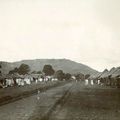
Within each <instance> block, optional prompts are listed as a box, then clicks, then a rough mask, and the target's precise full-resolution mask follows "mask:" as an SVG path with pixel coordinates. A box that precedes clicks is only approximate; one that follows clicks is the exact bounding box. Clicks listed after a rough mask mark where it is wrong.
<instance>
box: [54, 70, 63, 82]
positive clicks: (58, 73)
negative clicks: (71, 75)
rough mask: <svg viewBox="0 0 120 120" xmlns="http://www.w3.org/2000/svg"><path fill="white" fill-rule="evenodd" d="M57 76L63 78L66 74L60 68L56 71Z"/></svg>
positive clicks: (59, 78)
mask: <svg viewBox="0 0 120 120" xmlns="http://www.w3.org/2000/svg"><path fill="white" fill-rule="evenodd" d="M55 77H56V78H57V79H58V80H63V79H64V77H65V74H64V73H63V71H62V70H58V71H56V73H55Z"/></svg>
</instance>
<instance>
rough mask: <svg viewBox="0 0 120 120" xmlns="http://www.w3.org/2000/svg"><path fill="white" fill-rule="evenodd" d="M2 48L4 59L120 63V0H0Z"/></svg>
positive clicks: (97, 64) (0, 57)
mask: <svg viewBox="0 0 120 120" xmlns="http://www.w3.org/2000/svg"><path fill="white" fill-rule="evenodd" d="M0 50H1V51H0V61H19V60H22V59H41V58H66V59H71V60H74V61H77V62H80V63H83V64H86V65H88V66H90V67H92V68H94V69H96V70H99V71H103V70H104V69H105V68H108V69H110V68H111V67H113V66H115V67H117V66H120V0H0Z"/></svg>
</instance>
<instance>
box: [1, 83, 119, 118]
mask: <svg viewBox="0 0 120 120" xmlns="http://www.w3.org/2000/svg"><path fill="white" fill-rule="evenodd" d="M62 96H64V97H62ZM61 98H62V99H61ZM59 99H60V101H59ZM56 101H59V102H57V104H55V103H56ZM47 113H49V114H47ZM0 120H120V89H116V88H108V87H107V88H106V87H104V86H103V87H100V86H95V85H93V86H87V85H86V86H85V85H84V84H82V83H80V82H72V83H68V84H66V85H63V86H59V87H56V88H52V89H50V90H47V91H46V92H40V91H38V94H37V95H33V96H31V97H28V98H24V99H21V100H18V101H16V102H13V103H9V104H6V105H3V106H0Z"/></svg>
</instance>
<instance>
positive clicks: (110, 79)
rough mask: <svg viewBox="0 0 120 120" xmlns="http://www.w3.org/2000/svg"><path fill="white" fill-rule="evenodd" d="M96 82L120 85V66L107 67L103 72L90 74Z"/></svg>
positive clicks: (114, 85)
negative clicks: (108, 68) (109, 68)
mask: <svg viewBox="0 0 120 120" xmlns="http://www.w3.org/2000/svg"><path fill="white" fill-rule="evenodd" d="M89 79H90V80H93V81H94V83H96V84H100V85H106V86H113V87H116V86H117V87H120V67H117V68H115V67H114V68H112V69H111V70H107V69H105V70H104V71H103V72H101V73H98V74H95V75H92V76H90V78H89Z"/></svg>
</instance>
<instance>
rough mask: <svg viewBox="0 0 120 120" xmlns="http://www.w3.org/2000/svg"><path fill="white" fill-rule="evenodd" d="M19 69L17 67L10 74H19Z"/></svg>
mask: <svg viewBox="0 0 120 120" xmlns="http://www.w3.org/2000/svg"><path fill="white" fill-rule="evenodd" d="M18 70H19V69H18V68H17V67H15V68H14V69H13V70H11V71H9V74H14V73H18Z"/></svg>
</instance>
